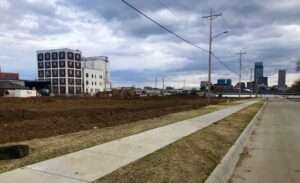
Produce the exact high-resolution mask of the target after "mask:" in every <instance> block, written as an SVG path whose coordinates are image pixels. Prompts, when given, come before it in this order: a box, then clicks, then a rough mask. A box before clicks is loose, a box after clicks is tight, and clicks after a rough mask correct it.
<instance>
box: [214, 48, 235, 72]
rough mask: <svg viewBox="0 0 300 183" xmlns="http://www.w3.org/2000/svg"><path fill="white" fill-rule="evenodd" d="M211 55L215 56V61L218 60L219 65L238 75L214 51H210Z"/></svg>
mask: <svg viewBox="0 0 300 183" xmlns="http://www.w3.org/2000/svg"><path fill="white" fill-rule="evenodd" d="M212 56H213V57H214V58H215V60H216V61H218V62H219V63H220V64H221V65H223V66H224V67H225V68H226V69H227V70H229V71H230V72H231V73H233V74H235V75H237V76H238V74H237V72H236V71H234V70H233V69H231V68H230V67H229V66H228V65H227V64H225V63H224V62H223V61H222V60H221V59H220V58H219V57H217V56H216V55H215V54H214V53H212Z"/></svg>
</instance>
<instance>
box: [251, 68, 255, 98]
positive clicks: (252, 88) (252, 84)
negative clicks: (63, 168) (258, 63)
mask: <svg viewBox="0 0 300 183" xmlns="http://www.w3.org/2000/svg"><path fill="white" fill-rule="evenodd" d="M252 74H253V68H250V82H251V95H250V96H251V98H252V95H253V90H254V87H253V86H254V83H253V81H252V76H253V75H252Z"/></svg>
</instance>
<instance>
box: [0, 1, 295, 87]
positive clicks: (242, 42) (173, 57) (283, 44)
mask: <svg viewBox="0 0 300 183" xmlns="http://www.w3.org/2000/svg"><path fill="white" fill-rule="evenodd" d="M3 1H6V0H3ZM128 1H129V2H130V3H132V4H134V5H135V6H136V7H138V8H139V9H141V10H142V11H143V12H145V13H146V14H147V15H149V16H151V17H153V18H154V19H155V20H157V21H159V22H161V23H162V24H163V25H165V26H167V27H168V28H170V29H171V30H173V31H174V32H176V33H178V34H179V35H182V36H183V37H185V38H187V39H189V40H191V41H192V42H194V43H196V44H198V45H200V46H201V47H203V48H205V49H206V48H207V47H208V46H207V42H208V38H207V36H208V21H207V20H205V19H203V18H202V16H203V15H208V14H209V10H210V8H211V7H213V8H214V11H215V12H217V13H218V12H222V13H223V18H218V19H217V20H215V21H214V34H217V33H219V32H223V31H224V30H229V32H230V33H229V34H228V35H226V36H222V37H220V38H218V39H217V40H215V41H214V52H215V53H216V54H217V55H219V56H220V57H223V56H232V55H235V57H233V58H226V57H224V58H222V60H223V62H224V63H226V64H227V65H230V67H231V68H232V70H237V69H238V57H237V52H238V51H239V50H241V49H242V50H245V51H247V52H248V54H247V55H246V56H245V57H246V58H245V60H246V61H248V62H245V63H244V66H245V68H244V69H245V70H247V69H249V68H250V67H253V63H254V62H255V61H263V62H264V63H265V65H266V70H276V69H279V68H283V69H284V68H288V69H289V67H290V65H291V64H294V65H295V60H298V59H299V58H300V53H299V51H298V48H299V47H300V19H299V16H300V11H299V9H300V3H299V2H298V1H297V0H290V1H286V2H284V1H281V0H264V1H261V0H249V1H244V0H232V1H228V0H187V1H182V0H144V1H142V0H128ZM8 2H9V4H10V6H11V8H9V9H4V10H2V11H0V21H1V23H2V24H1V26H0V28H1V29H0V35H5V37H14V38H16V39H17V40H20V39H24V40H25V39H28V40H39V39H42V38H43V39H47V38H48V37H49V36H52V37H55V36H57V37H59V36H60V35H61V36H62V37H63V38H65V39H67V38H68V40H69V43H70V47H72V46H74V43H76V44H75V45H76V46H77V47H79V48H80V47H83V48H82V49H84V50H87V51H89V50H97V49H98V50H100V52H101V53H102V52H103V54H106V55H108V56H110V57H112V58H113V59H115V60H114V63H115V64H113V68H112V69H113V70H114V75H115V76H114V77H115V78H119V79H121V78H123V79H124V81H125V80H136V81H137V82H141V81H142V80H147V78H153V75H155V74H161V73H163V72H164V74H167V73H170V74H174V73H180V74H183V73H185V74H186V75H189V74H190V73H197V72H198V71H199V72H200V71H201V72H203V73H205V72H206V71H207V53H205V52H202V51H201V50H197V49H195V48H193V47H190V46H189V45H186V44H185V43H182V42H181V41H180V40H178V39H177V38H175V37H173V36H172V35H170V34H168V33H167V32H165V31H163V30H161V29H160V28H159V27H157V26H156V25H154V24H153V23H151V22H149V21H148V20H146V19H145V18H144V17H141V16H140V15H138V14H137V13H136V12H135V11H133V10H132V9H130V8H129V7H127V6H126V5H125V4H124V3H122V1H121V0H49V1H42V0H10V1H8ZM102 27H103V30H101V31H100V29H101V28H102ZM85 29H86V30H87V31H86V32H85ZM96 30H97V31H96ZM98 30H99V33H98ZM9 31H11V32H12V33H11V34H9V33H8V32H9ZM93 31H94V32H93ZM93 34H95V35H93ZM64 35H66V37H64ZM67 35H69V37H68V36H67ZM76 36H78V37H76ZM85 37H86V38H85ZM0 38H1V37H0ZM2 38H3V39H4V36H3V37H2ZM80 38H83V39H82V40H80V41H76V40H79V39H80ZM72 40H74V41H72ZM87 40H88V41H89V43H87V42H86V41H87ZM9 41H11V40H9ZM9 41H8V42H9ZM59 41H60V43H61V42H64V40H59ZM77 42H78V44H77ZM93 42H95V43H93ZM51 43H52V44H54V45H56V44H55V43H53V42H51ZM31 44H33V43H31V42H30V45H31ZM34 44H35V45H37V43H34ZM102 44H105V45H104V46H103V45H102ZM58 45H64V44H58ZM2 47H3V49H4V48H5V50H8V51H7V54H6V55H7V56H10V55H13V54H12V53H10V52H13V51H12V50H11V51H9V50H10V49H13V48H10V47H9V48H8V46H6V45H5V46H2ZM18 49H20V50H21V48H18ZM27 49H28V50H29V49H30V48H29V47H28V48H27ZM90 52H92V53H95V51H90ZM0 58H1V57H0ZM3 58H5V57H3ZM28 58H29V56H28ZM139 60H143V62H144V64H139V63H140V62H139ZM172 61H174V62H172ZM125 62H126V63H128V64H127V65H126V64H125ZM149 62H153V63H149ZM131 63H132V64H131ZM120 65H122V66H120ZM147 67H148V70H147ZM213 67H214V72H215V73H216V74H218V73H224V72H228V71H226V68H225V67H224V66H222V64H220V63H218V62H217V61H216V60H214V61H213ZM122 69H123V71H122ZM145 69H146V70H147V72H141V70H142V71H143V70H144V71H145ZM130 72H132V73H133V75H138V77H132V76H129V75H130ZM135 78H136V79H135Z"/></svg>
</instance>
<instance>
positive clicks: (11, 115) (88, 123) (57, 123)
mask: <svg viewBox="0 0 300 183" xmlns="http://www.w3.org/2000/svg"><path fill="white" fill-rule="evenodd" d="M224 100H225V99H214V100H212V104H217V103H221V102H224ZM226 100H227V99H226ZM206 102H207V101H206V99H203V98H201V97H158V98H139V99H100V98H92V97H91V98H35V99H13V98H0V134H1V136H0V144H3V143H8V142H18V141H24V140H30V139H34V138H44V137H51V136H57V135H62V134H67V133H73V132H78V131H82V130H89V129H95V128H104V127H112V126H117V125H121V124H128V123H132V122H135V121H138V120H144V119H150V118H154V117H160V116H163V115H166V114H170V113H175V112H180V111H186V110H191V109H198V108H201V107H203V106H205V105H206Z"/></svg>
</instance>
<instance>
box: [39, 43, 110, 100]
mask: <svg viewBox="0 0 300 183" xmlns="http://www.w3.org/2000/svg"><path fill="white" fill-rule="evenodd" d="M37 63H38V64H37V65H38V79H39V80H40V81H50V82H51V85H50V87H51V93H52V94H53V95H55V96H76V95H83V94H87V95H95V94H97V93H98V92H103V91H110V90H111V82H110V71H109V61H108V57H85V58H83V57H82V54H81V51H79V50H72V49H67V48H65V49H54V50H41V51H37Z"/></svg>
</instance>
